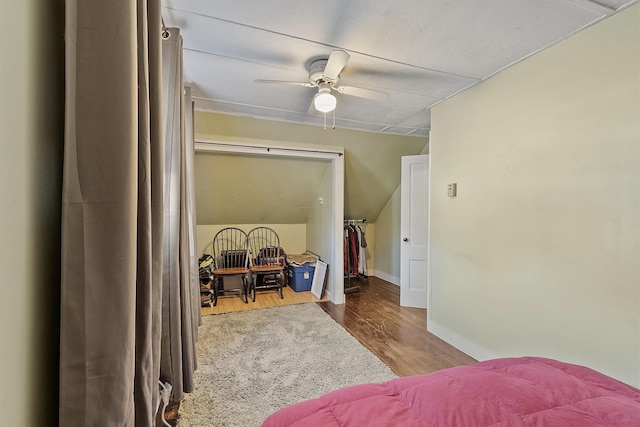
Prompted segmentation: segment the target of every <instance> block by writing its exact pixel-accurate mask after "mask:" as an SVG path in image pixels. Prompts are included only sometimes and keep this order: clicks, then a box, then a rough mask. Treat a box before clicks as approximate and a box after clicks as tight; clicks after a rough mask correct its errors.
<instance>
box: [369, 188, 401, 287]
mask: <svg viewBox="0 0 640 427" xmlns="http://www.w3.org/2000/svg"><path fill="white" fill-rule="evenodd" d="M374 259H375V273H374V275H375V276H377V277H380V278H381V279H384V280H386V281H388V282H391V283H394V284H396V285H398V286H399V285H400V186H398V188H397V189H396V191H395V192H394V193H393V195H392V196H391V198H390V199H389V201H388V202H387V204H386V205H385V207H384V209H383V210H382V212H380V215H378V218H377V219H376V222H375V252H374Z"/></svg>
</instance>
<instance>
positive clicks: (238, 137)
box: [195, 112, 427, 221]
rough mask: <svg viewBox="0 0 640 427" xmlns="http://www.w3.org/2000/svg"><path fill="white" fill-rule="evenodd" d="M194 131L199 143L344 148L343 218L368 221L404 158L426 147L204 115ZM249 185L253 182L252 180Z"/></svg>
mask: <svg viewBox="0 0 640 427" xmlns="http://www.w3.org/2000/svg"><path fill="white" fill-rule="evenodd" d="M195 131H196V140H216V141H231V142H251V143H261V144H265V145H269V144H277V145H279V146H291V145H296V146H300V144H308V145H309V146H310V148H312V147H316V148H319V149H322V148H323V147H326V146H330V147H332V148H335V147H344V174H345V184H344V188H345V202H344V203H345V208H344V213H345V216H346V217H350V218H366V219H367V220H369V221H372V220H373V218H375V217H376V216H378V214H379V212H380V210H381V209H382V207H383V206H384V204H385V203H386V201H387V199H388V198H389V197H390V196H391V194H392V193H393V191H394V190H395V188H396V187H397V186H398V184H399V182H400V160H399V159H400V156H403V155H411V154H418V153H419V152H420V150H422V149H423V148H424V147H425V144H426V143H427V140H426V138H423V137H415V136H399V135H385V134H381V133H373V132H361V131H353V130H347V129H339V128H338V129H327V130H323V129H322V128H321V127H318V126H309V125H300V124H293V123H285V122H275V121H268V120H260V119H254V118H249V117H236V116H229V115H223V114H215V113H206V112H196V114H195ZM396 159H397V161H396ZM246 172H247V173H251V171H249V170H247V171H246ZM247 179H248V180H250V181H253V179H252V177H251V175H249V177H248V178H247ZM314 190H315V189H314Z"/></svg>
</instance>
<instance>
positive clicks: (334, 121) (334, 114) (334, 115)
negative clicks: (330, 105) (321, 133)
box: [333, 109, 336, 129]
mask: <svg viewBox="0 0 640 427" xmlns="http://www.w3.org/2000/svg"><path fill="white" fill-rule="evenodd" d="M333 128H334V129H335V128H336V110H335V109H334V110H333Z"/></svg>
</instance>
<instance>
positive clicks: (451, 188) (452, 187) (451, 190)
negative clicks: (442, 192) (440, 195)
mask: <svg viewBox="0 0 640 427" xmlns="http://www.w3.org/2000/svg"><path fill="white" fill-rule="evenodd" d="M457 195H458V183H456V182H454V183H452V184H449V185H448V186H447V196H449V197H456V196H457Z"/></svg>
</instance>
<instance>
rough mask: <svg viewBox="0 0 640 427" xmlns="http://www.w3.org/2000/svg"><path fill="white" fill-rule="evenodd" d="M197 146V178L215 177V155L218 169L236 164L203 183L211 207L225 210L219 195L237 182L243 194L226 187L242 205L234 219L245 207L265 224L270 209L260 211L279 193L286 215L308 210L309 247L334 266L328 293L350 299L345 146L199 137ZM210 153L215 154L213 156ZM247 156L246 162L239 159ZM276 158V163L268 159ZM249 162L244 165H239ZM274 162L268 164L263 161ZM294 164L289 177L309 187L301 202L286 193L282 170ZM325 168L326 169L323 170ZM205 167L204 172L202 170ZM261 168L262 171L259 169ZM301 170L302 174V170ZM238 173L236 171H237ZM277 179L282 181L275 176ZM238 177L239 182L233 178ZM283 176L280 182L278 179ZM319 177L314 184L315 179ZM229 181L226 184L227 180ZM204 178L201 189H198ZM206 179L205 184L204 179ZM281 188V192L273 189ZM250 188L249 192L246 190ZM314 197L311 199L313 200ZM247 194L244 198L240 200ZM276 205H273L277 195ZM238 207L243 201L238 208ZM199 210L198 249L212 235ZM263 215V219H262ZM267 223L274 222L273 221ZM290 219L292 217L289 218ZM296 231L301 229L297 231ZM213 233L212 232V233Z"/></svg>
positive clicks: (338, 298)
mask: <svg viewBox="0 0 640 427" xmlns="http://www.w3.org/2000/svg"><path fill="white" fill-rule="evenodd" d="M195 150H196V167H195V169H196V181H198V179H199V177H200V178H201V179H207V180H208V179H209V176H207V172H210V171H207V170H206V169H208V168H210V166H209V164H208V163H207V158H209V160H215V159H216V158H218V156H226V157H222V159H223V160H220V158H218V163H217V166H215V165H216V164H214V163H211V165H214V166H213V167H217V168H218V169H221V168H222V165H225V166H224V167H227V166H228V167H231V168H233V170H232V171H230V176H229V178H228V179H227V178H225V179H218V181H219V182H210V183H207V185H206V186H204V188H205V190H203V186H202V185H200V189H199V190H197V192H198V195H197V197H198V198H200V197H204V195H203V194H200V193H201V192H203V191H206V192H208V193H209V194H208V195H207V199H206V200H207V202H208V203H210V204H211V210H212V211H213V210H218V211H224V204H225V203H226V202H225V198H224V197H220V198H217V197H216V194H224V193H225V191H226V190H228V189H227V188H225V187H223V186H225V185H229V184H230V183H231V184H233V185H237V187H236V188H237V189H238V194H236V193H233V194H232V193H231V192H229V191H227V192H226V197H227V199H226V200H230V199H229V198H234V200H233V204H234V205H235V206H236V207H235V209H236V211H235V213H234V214H233V220H234V221H233V223H236V224H240V223H243V222H244V219H243V218H242V215H243V212H247V213H253V216H250V215H247V218H251V219H252V222H254V223H259V222H261V220H262V219H264V218H268V213H266V212H262V214H263V215H260V214H261V212H259V209H260V203H261V201H263V200H268V199H272V198H277V199H278V201H280V202H281V203H279V205H280V206H278V207H277V209H281V208H284V209H283V210H281V211H280V212H282V215H290V214H293V213H294V212H292V211H290V210H288V209H287V208H290V209H293V210H295V209H298V210H300V209H302V210H304V211H305V212H307V216H306V217H305V221H306V224H304V227H303V229H304V231H302V232H304V233H305V234H306V235H305V238H304V241H305V244H306V248H304V249H306V250H308V251H311V252H313V253H315V254H318V255H319V256H320V258H321V259H322V260H323V261H324V262H326V263H327V264H328V265H329V267H328V270H327V279H326V280H327V285H326V295H327V297H328V299H329V301H331V302H333V303H334V304H343V303H344V278H343V219H344V150H343V148H342V147H334V146H313V145H309V144H304V145H303V144H297V145H296V144H278V143H272V142H271V141H269V143H265V144H257V143H249V142H229V141H213V140H204V139H198V140H196V143H195ZM209 155H211V156H213V157H210V156H209ZM238 159H241V162H239V161H238ZM265 162H270V163H265ZM240 164H242V165H243V168H244V169H242V170H240V168H239V167H235V166H234V165H240ZM264 164H268V165H269V166H268V167H263V166H262V165H264ZM286 168H291V169H292V170H294V172H292V174H293V176H289V177H287V178H286V181H288V182H289V184H290V185H291V186H292V187H293V186H294V184H297V185H298V186H299V185H300V183H298V182H297V181H304V182H305V186H306V188H307V190H308V194H306V195H305V197H304V198H305V200H303V201H301V202H300V203H298V205H299V206H297V205H296V201H295V200H290V199H288V196H287V195H284V196H283V192H282V186H283V184H284V185H286V184H287V183H286V182H285V183H283V182H281V181H282V178H278V177H281V176H282V175H281V174H280V172H281V170H282V169H286ZM323 168H324V169H323ZM199 169H200V172H199ZM256 169H257V170H256ZM296 174H297V175H296ZM231 175H232V176H231ZM274 179H275V180H276V181H274ZM229 180H236V181H229ZM278 180H279V181H278ZM312 181H313V184H311V182H312ZM225 183H226V184H225ZM198 184H199V183H198V182H197V183H196V188H198ZM200 184H202V183H201V182H200ZM272 188H277V189H278V192H276V191H271V189H272ZM242 189H246V191H244V190H242ZM307 196H308V199H307ZM235 198H238V199H241V200H240V201H239V200H237V199H235ZM270 201H271V202H272V204H271V206H274V205H273V200H270ZM237 206H242V208H241V209H238V207H237ZM201 216H202V215H200V214H199V213H198V215H197V222H198V228H199V231H198V247H199V248H198V249H199V250H202V249H203V248H204V243H203V241H204V240H205V239H207V238H208V237H207V235H206V234H207V230H206V228H205V227H204V226H202V235H201V232H200V228H201V224H203V223H204V224H207V223H208V222H209V221H208V220H206V219H205V220H204V221H201ZM256 219H257V220H256ZM230 220H231V217H228V218H223V219H222V220H218V218H216V222H217V223H222V224H230V223H232V222H231V221H230ZM263 222H267V223H268V222H269V221H268V220H266V221H263ZM285 222H286V220H285ZM294 232H295V231H294ZM209 237H211V236H209Z"/></svg>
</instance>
